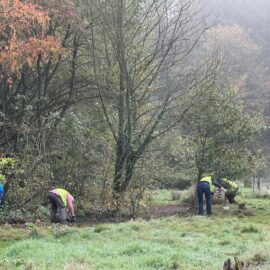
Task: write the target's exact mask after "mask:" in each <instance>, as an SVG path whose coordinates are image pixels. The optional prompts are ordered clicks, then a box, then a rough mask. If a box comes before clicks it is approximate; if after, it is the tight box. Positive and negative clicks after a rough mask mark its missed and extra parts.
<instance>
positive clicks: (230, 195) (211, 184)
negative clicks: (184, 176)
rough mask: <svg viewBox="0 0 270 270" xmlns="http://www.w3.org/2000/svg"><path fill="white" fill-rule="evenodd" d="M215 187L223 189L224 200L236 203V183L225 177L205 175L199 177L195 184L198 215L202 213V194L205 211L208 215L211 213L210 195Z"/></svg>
mask: <svg viewBox="0 0 270 270" xmlns="http://www.w3.org/2000/svg"><path fill="white" fill-rule="evenodd" d="M215 188H217V189H219V190H221V191H224V193H225V201H227V200H228V201H229V203H237V202H236V201H235V196H236V194H237V192H238V191H239V187H238V185H237V184H236V183H235V182H233V181H230V180H228V179H226V178H217V177H213V176H205V177H202V178H201V179H200V181H199V182H198V184H197V192H198V200H199V212H198V214H199V215H203V214H204V210H203V195H205V200H206V212H207V214H208V215H209V216H210V215H211V214H212V207H211V197H212V195H214V193H215Z"/></svg>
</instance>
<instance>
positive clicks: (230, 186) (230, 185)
mask: <svg viewBox="0 0 270 270" xmlns="http://www.w3.org/2000/svg"><path fill="white" fill-rule="evenodd" d="M218 183H219V184H220V185H222V186H223V187H224V188H226V189H227V191H226V192H225V201H227V200H228V201H229V203H230V204H232V203H236V204H238V203H237V201H236V200H235V196H236V195H237V193H238V191H239V186H238V185H237V184H236V183H235V182H233V181H231V180H228V179H227V178H221V179H218Z"/></svg>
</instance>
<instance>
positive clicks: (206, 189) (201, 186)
mask: <svg viewBox="0 0 270 270" xmlns="http://www.w3.org/2000/svg"><path fill="white" fill-rule="evenodd" d="M197 192H198V199H199V215H203V212H204V211H203V194H205V200H206V210H207V214H208V215H211V214H212V210H211V192H210V186H209V184H208V183H207V182H199V183H198V184H197Z"/></svg>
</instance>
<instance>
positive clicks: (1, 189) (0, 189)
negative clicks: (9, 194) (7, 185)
mask: <svg viewBox="0 0 270 270" xmlns="http://www.w3.org/2000/svg"><path fill="white" fill-rule="evenodd" d="M3 198H4V186H3V184H1V183H0V206H1V205H2V203H3Z"/></svg>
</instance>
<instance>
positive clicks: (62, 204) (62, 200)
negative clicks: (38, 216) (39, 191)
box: [48, 188, 76, 223]
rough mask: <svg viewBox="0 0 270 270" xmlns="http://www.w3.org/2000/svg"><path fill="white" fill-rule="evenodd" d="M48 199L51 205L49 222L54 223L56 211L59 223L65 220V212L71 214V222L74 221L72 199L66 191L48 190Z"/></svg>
mask: <svg viewBox="0 0 270 270" xmlns="http://www.w3.org/2000/svg"><path fill="white" fill-rule="evenodd" d="M48 199H49V202H50V204H51V212H50V218H51V222H56V214H57V211H59V216H60V223H65V222H66V220H67V210H68V211H69V212H70V213H71V216H72V218H71V221H72V222H75V221H76V216H75V212H74V206H73V201H74V198H73V196H72V195H71V194H70V193H69V192H68V191H67V190H65V189H62V188H56V189H53V190H50V191H49V193H48Z"/></svg>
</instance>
